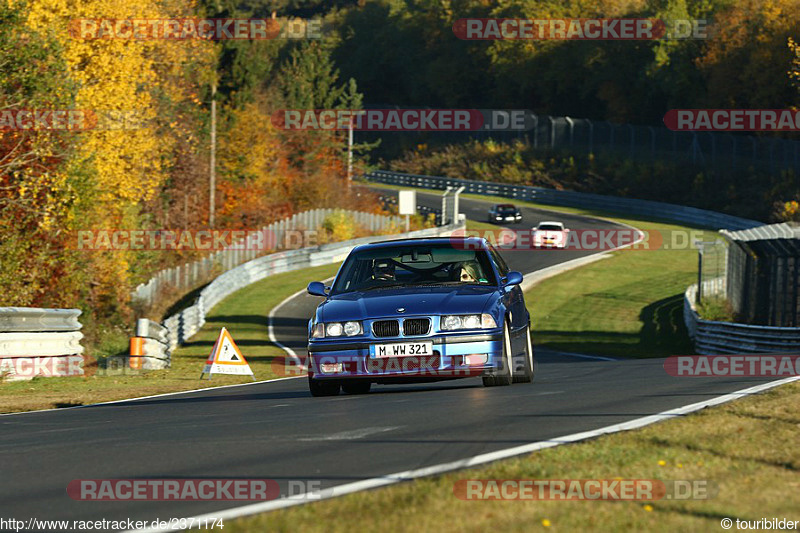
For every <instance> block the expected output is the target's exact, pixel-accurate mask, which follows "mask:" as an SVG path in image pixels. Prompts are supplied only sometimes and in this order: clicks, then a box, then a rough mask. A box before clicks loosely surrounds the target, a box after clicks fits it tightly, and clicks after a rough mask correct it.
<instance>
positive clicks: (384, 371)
mask: <svg viewBox="0 0 800 533" xmlns="http://www.w3.org/2000/svg"><path fill="white" fill-rule="evenodd" d="M521 282H522V274H520V273H519V272H516V271H509V269H508V266H507V265H506V263H505V261H504V260H503V258H502V257H501V256H500V254H499V253H498V252H497V250H496V249H495V248H494V247H493V246H492V245H491V244H489V243H488V242H487V241H486V240H485V239H477V238H473V237H437V238H427V239H404V240H394V241H384V242H378V243H372V244H367V245H362V246H358V247H356V248H355V249H353V251H352V252H350V255H349V256H348V257H347V259H346V260H345V261H344V263H343V264H342V266H341V268H340V269H339V272H338V273H337V275H336V278H335V279H334V281H333V284H332V285H331V286H330V287H326V286H325V285H324V284H323V283H321V282H319V281H315V282H312V283H310V284H309V285H308V292H309V293H310V294H313V295H316V296H320V297H323V298H325V301H324V302H322V303H321V304H320V305H319V306H318V307H317V309H316V312H315V314H314V317H313V318H312V319H311V320H310V321H309V325H308V355H309V358H308V384H309V388H310V390H311V394H312V395H314V396H332V395H336V394H339V391H340V390H344V391H345V392H346V393H348V394H364V393H367V392H369V390H370V387H371V385H372V383H381V384H383V383H411V382H423V381H438V380H444V379H456V378H464V377H471V376H480V377H481V378H482V380H483V384H484V385H485V386H487V387H491V386H497V385H510V384H511V383H530V382H532V381H533V372H534V357H533V346H532V344H531V337H530V316H529V314H528V310H527V309H526V307H525V300H524V298H523V293H522V289H520V287H519V284H520V283H521Z"/></svg>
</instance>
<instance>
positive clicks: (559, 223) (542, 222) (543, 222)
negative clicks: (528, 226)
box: [539, 220, 564, 226]
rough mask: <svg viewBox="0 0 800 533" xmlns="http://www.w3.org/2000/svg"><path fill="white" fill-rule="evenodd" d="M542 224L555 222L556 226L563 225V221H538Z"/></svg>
mask: <svg viewBox="0 0 800 533" xmlns="http://www.w3.org/2000/svg"><path fill="white" fill-rule="evenodd" d="M542 224H555V225H556V226H563V225H564V223H563V222H556V221H555V220H543V221H541V222H539V225H540V226H541V225H542Z"/></svg>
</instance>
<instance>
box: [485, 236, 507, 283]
mask: <svg viewBox="0 0 800 533" xmlns="http://www.w3.org/2000/svg"><path fill="white" fill-rule="evenodd" d="M489 253H490V254H491V255H492V260H493V261H494V264H495V265H497V270H498V271H499V272H500V275H501V276H505V275H506V274H508V265H507V264H506V262H505V261H504V260H503V257H502V256H501V255H500V254H499V253H498V252H497V250H495V248H494V246H492V245H491V244H490V245H489Z"/></svg>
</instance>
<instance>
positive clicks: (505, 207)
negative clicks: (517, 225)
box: [497, 205, 517, 213]
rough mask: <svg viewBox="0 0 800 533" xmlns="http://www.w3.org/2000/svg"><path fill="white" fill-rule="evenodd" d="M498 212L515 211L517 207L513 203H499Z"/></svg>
mask: <svg viewBox="0 0 800 533" xmlns="http://www.w3.org/2000/svg"><path fill="white" fill-rule="evenodd" d="M497 211H498V212H499V213H516V212H517V208H516V207H514V206H513V205H501V206H498V207H497Z"/></svg>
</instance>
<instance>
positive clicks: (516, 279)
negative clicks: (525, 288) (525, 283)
mask: <svg viewBox="0 0 800 533" xmlns="http://www.w3.org/2000/svg"><path fill="white" fill-rule="evenodd" d="M520 283H522V274H521V273H519V272H517V271H516V270H512V271H511V272H509V273H508V275H506V278H505V281H504V282H503V284H504V285H505V286H506V287H510V286H511V285H519V284H520Z"/></svg>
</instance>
